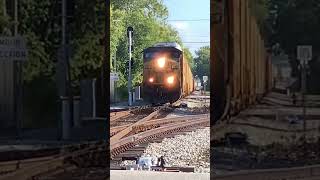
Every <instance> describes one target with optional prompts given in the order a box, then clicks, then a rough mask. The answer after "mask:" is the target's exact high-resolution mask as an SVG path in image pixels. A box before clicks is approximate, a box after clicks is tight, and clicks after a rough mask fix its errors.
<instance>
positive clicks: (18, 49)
mask: <svg viewBox="0 0 320 180" xmlns="http://www.w3.org/2000/svg"><path fill="white" fill-rule="evenodd" d="M27 56H28V52H27V47H26V40H25V39H24V38H23V37H21V36H16V37H0V61H5V60H9V61H26V60H27Z"/></svg>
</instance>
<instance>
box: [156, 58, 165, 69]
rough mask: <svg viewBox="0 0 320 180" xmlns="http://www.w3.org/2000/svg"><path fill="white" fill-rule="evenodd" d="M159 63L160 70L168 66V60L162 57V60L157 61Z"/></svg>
mask: <svg viewBox="0 0 320 180" xmlns="http://www.w3.org/2000/svg"><path fill="white" fill-rule="evenodd" d="M157 62H158V66H159V68H163V67H164V65H165V64H166V59H165V58H164V57H162V58H159V59H158V60H157Z"/></svg>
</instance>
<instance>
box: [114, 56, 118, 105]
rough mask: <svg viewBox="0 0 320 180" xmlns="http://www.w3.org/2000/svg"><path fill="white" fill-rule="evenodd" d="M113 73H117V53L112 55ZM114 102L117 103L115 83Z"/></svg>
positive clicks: (115, 85)
mask: <svg viewBox="0 0 320 180" xmlns="http://www.w3.org/2000/svg"><path fill="white" fill-rule="evenodd" d="M113 66H114V73H117V52H116V53H115V54H114V65H113ZM114 101H115V102H117V81H114Z"/></svg>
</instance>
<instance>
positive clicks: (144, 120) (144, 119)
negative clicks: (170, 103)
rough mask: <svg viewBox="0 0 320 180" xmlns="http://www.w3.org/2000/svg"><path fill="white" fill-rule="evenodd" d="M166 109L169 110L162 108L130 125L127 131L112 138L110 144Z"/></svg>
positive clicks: (124, 130)
mask: <svg viewBox="0 0 320 180" xmlns="http://www.w3.org/2000/svg"><path fill="white" fill-rule="evenodd" d="M164 108H167V106H166V105H165V106H162V107H160V108H159V109H158V110H156V111H154V112H152V113H151V114H149V115H148V116H147V117H144V118H143V119H141V120H139V121H137V122H135V123H133V124H131V125H129V126H128V127H126V128H125V129H123V130H122V131H120V132H119V133H117V134H115V135H114V136H112V137H111V138H110V144H112V143H114V142H117V141H118V140H119V139H121V138H123V137H124V136H126V135H127V134H129V133H130V132H131V131H132V129H133V127H134V126H137V125H140V124H142V123H144V122H146V121H149V120H150V119H152V118H153V117H155V116H156V115H158V114H159V113H160V111H161V110H162V109H164Z"/></svg>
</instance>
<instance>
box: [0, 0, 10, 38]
mask: <svg viewBox="0 0 320 180" xmlns="http://www.w3.org/2000/svg"><path fill="white" fill-rule="evenodd" d="M5 2H6V1H5V0H0V34H3V35H9V34H10V32H9V28H10V19H9V16H8V15H7V13H6V7H5V5H6V4H5Z"/></svg>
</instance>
